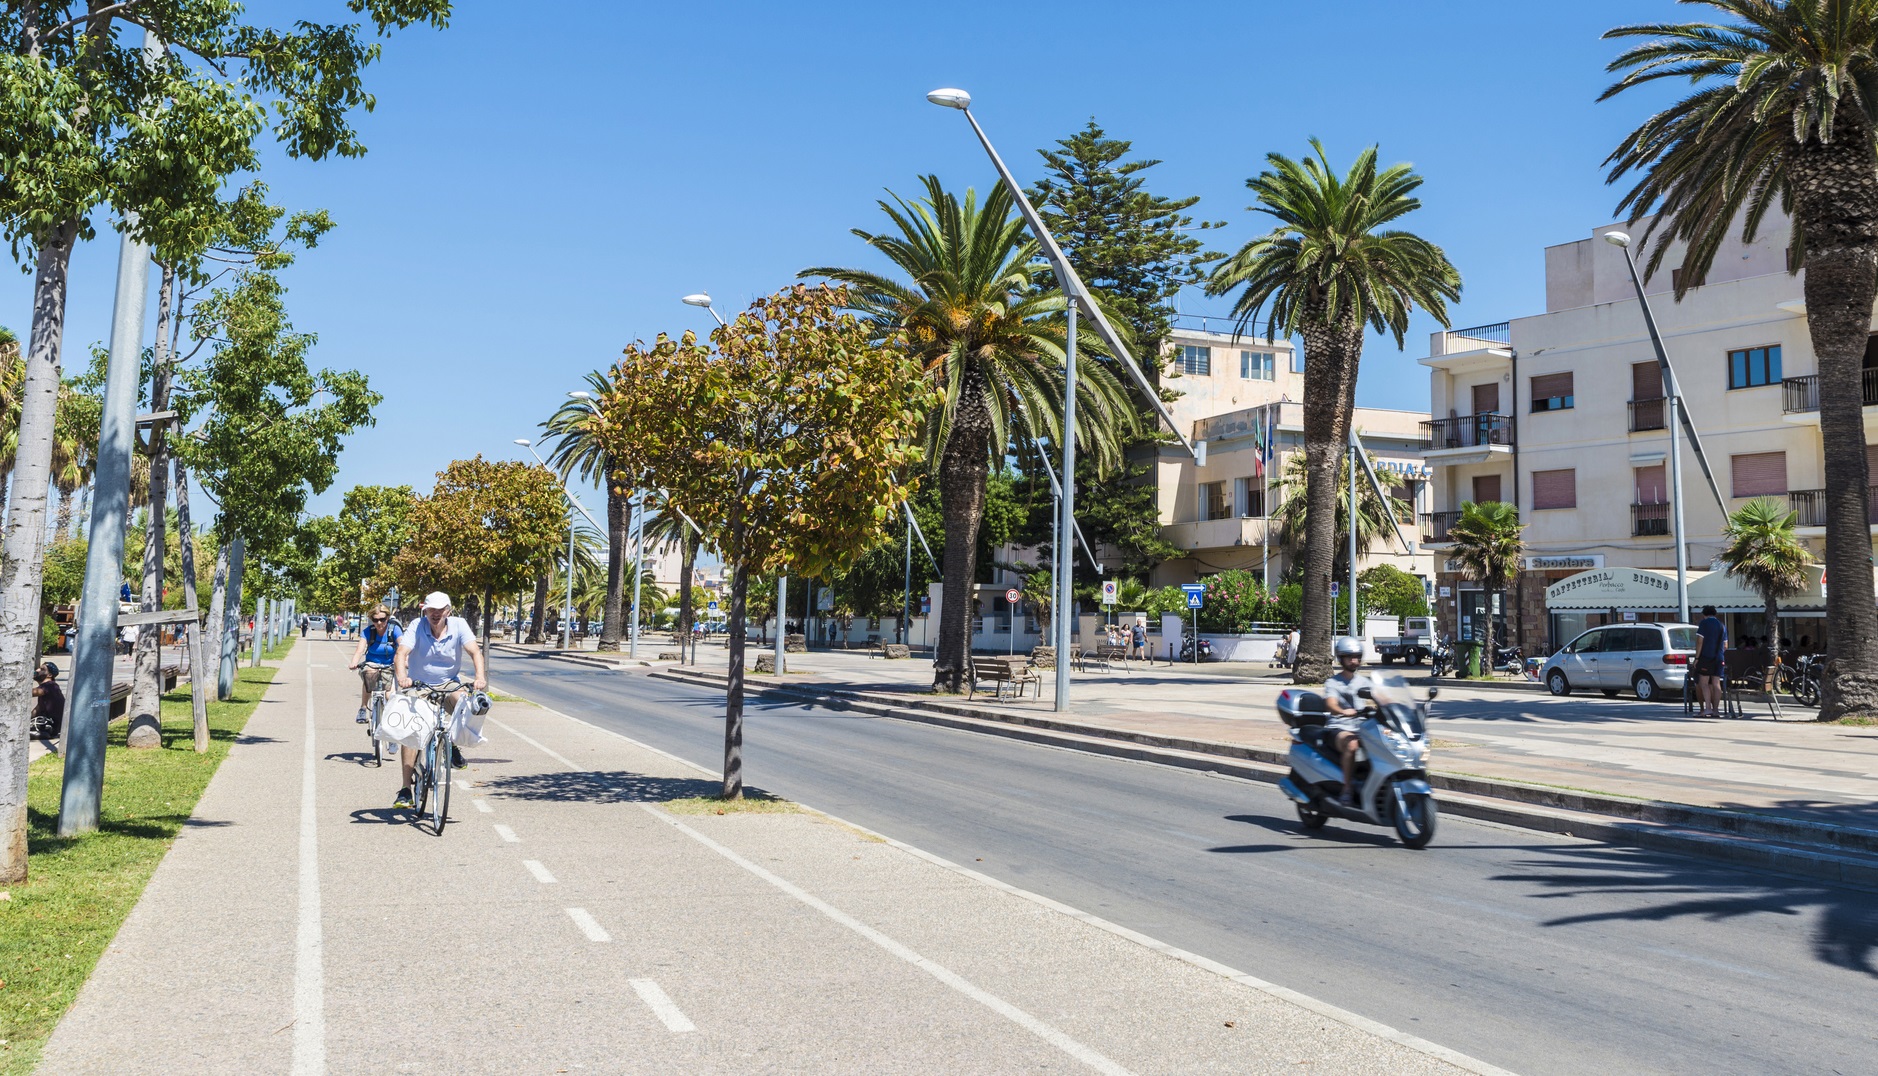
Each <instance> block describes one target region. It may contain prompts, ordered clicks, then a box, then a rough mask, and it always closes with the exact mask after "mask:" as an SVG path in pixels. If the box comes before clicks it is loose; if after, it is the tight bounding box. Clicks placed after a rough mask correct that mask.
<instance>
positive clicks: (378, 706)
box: [365, 693, 385, 767]
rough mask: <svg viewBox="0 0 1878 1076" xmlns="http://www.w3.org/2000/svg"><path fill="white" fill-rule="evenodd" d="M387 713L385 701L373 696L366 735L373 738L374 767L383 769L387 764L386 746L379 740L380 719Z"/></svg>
mask: <svg viewBox="0 0 1878 1076" xmlns="http://www.w3.org/2000/svg"><path fill="white" fill-rule="evenodd" d="M384 712H385V700H384V698H383V697H382V696H380V695H378V694H377V693H373V695H372V707H371V710H370V711H369V712H368V713H367V714H366V722H365V735H367V736H369V737H371V738H372V765H374V766H379V767H382V766H384V764H385V745H384V744H383V743H381V742H379V739H378V718H379V716H380V715H382V714H383V713H384Z"/></svg>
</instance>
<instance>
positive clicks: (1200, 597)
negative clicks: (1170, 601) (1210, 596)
mask: <svg viewBox="0 0 1878 1076" xmlns="http://www.w3.org/2000/svg"><path fill="white" fill-rule="evenodd" d="M1180 589H1181V590H1182V591H1184V592H1185V593H1186V595H1187V608H1189V609H1198V608H1200V605H1201V603H1202V602H1203V601H1205V599H1206V584H1204V583H1182V584H1180Z"/></svg>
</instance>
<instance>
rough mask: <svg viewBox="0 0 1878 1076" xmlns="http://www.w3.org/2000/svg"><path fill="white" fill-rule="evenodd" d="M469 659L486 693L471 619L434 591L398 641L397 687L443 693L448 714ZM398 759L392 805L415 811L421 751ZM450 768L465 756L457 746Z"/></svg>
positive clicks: (480, 688) (460, 688)
mask: <svg viewBox="0 0 1878 1076" xmlns="http://www.w3.org/2000/svg"><path fill="white" fill-rule="evenodd" d="M465 656H467V657H468V658H469V659H470V661H472V662H473V663H475V666H476V679H475V682H474V688H475V690H477V691H483V690H485V689H487V688H488V687H489V674H488V669H487V668H486V667H485V666H484V664H483V651H482V647H480V646H477V645H476V634H475V633H474V632H472V631H470V626H469V622H468V621H466V620H464V619H463V618H462V617H460V616H451V615H450V596H449V595H448V594H445V593H444V592H442V591H440V590H433V591H431V592H430V593H429V594H426V595H425V596H424V605H423V615H421V616H419V617H418V618H417V619H416V620H413V621H411V623H410V624H408V625H406V626H405V629H404V636H403V638H402V639H401V640H400V641H399V643H398V654H397V658H396V660H395V665H396V669H397V676H398V687H399V688H401V689H403V690H406V691H409V690H410V689H411V688H412V687H413V686H418V687H424V688H428V689H429V690H431V691H434V692H437V693H439V694H441V695H442V696H443V708H444V712H445V713H449V712H451V711H453V710H455V709H456V704H457V703H458V702H459V701H460V700H461V699H462V698H463V692H464V690H465V689H464V687H463V682H462V681H461V680H460V679H459V677H460V676H461V675H462V671H463V658H464V657H465ZM399 760H400V762H401V763H402V767H401V770H402V776H403V779H404V784H403V786H402V787H400V788H399V789H398V798H397V799H396V800H393V801H392V804H391V805H392V806H393V807H415V806H417V804H416V803H415V802H414V801H413V800H412V798H411V771H412V770H413V768H415V767H416V765H417V752H416V751H415V750H413V749H411V748H409V747H406V748H404V749H403V750H401V751H400V752H399ZM450 765H451V766H452V767H453V768H454V767H460V766H462V765H463V754H462V752H460V751H458V750H457V749H456V748H454V747H452V748H451V749H450Z"/></svg>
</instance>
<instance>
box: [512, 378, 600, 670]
mask: <svg viewBox="0 0 1878 1076" xmlns="http://www.w3.org/2000/svg"><path fill="white" fill-rule="evenodd" d="M568 395H569V396H572V395H574V393H571V392H570V393H568ZM515 443H516V444H518V445H521V446H522V447H523V448H525V449H527V450H528V454H529V455H531V456H533V457H535V462H536V463H539V464H541V465H542V466H543V467H548V461H547V460H544V459H542V458H541V453H539V452H536V451H535V443H534V442H533V441H530V440H529V439H528V438H526V437H517V438H516V439H515ZM548 470H550V471H552V470H554V468H552V467H548ZM560 483H561V496H563V497H566V498H567V503H568V505H569V506H570V507H573V508H576V509H579V510H580V514H581V515H583V516H586V517H587V522H588V523H592V524H593V526H594V527H595V528H596V529H599V528H600V524H599V523H597V522H595V521H594V518H593V513H592V512H589V511H587V506H586V505H584V504H582V503H580V502H579V501H578V500H575V499H574V494H573V492H572V491H570V490H569V489H568V488H567V480H566V479H560ZM573 640H574V513H572V512H569V513H568V514H567V603H566V604H565V605H563V606H562V607H561V649H563V650H571V649H573V646H574V642H573Z"/></svg>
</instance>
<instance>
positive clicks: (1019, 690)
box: [965, 658, 1043, 701]
mask: <svg viewBox="0 0 1878 1076" xmlns="http://www.w3.org/2000/svg"><path fill="white" fill-rule="evenodd" d="M987 681H988V682H990V684H991V689H992V692H993V696H992V697H993V698H998V699H1002V698H1003V697H1004V685H1005V684H1010V685H1011V689H1012V697H1013V698H1018V699H1021V698H1023V697H1024V685H1025V684H1035V685H1037V697H1038V698H1040V699H1041V698H1042V697H1043V678H1042V677H1040V676H1038V675H1037V671H1036V670H1035V669H1033V668H1031V667H1030V664H1029V662H1027V661H1024V660H1023V659H1012V658H973V659H972V676H971V679H970V680H969V681H967V682H966V691H965V698H966V700H967V701H970V700H971V698H972V697H973V695H975V694H976V693H977V691H978V685H979V684H980V683H983V682H987Z"/></svg>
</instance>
